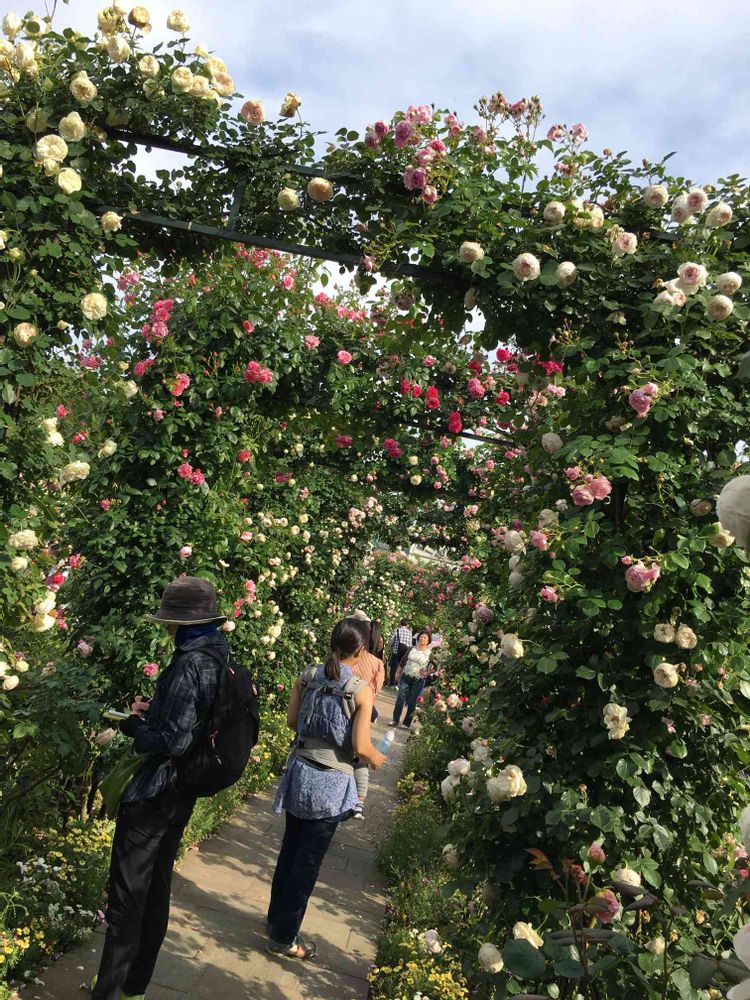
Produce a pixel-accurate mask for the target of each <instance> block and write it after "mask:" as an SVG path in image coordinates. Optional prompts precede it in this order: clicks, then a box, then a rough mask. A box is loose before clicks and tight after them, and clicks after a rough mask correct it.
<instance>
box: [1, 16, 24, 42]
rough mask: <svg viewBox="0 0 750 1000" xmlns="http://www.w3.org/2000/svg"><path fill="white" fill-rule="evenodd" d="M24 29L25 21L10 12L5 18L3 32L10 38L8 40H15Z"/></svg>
mask: <svg viewBox="0 0 750 1000" xmlns="http://www.w3.org/2000/svg"><path fill="white" fill-rule="evenodd" d="M22 27H23V21H22V20H21V18H20V17H19V16H18V14H14V13H13V12H12V11H10V12H9V13H8V14H6V15H5V17H4V18H3V31H4V33H5V34H6V35H7V36H8V38H15V37H16V35H17V34H18V33H19V31H20V30H21V28H22Z"/></svg>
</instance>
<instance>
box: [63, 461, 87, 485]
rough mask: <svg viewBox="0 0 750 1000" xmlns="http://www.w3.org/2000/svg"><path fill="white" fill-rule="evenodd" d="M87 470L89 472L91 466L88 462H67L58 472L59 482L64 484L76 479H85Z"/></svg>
mask: <svg viewBox="0 0 750 1000" xmlns="http://www.w3.org/2000/svg"><path fill="white" fill-rule="evenodd" d="M89 472H91V466H90V465H89V463H88V462H69V463H68V465H66V466H64V467H63V469H62V471H61V472H60V483H61V484H62V485H65V483H72V482H73V481H74V480H76V479H85V478H86V477H87V476H88V474H89Z"/></svg>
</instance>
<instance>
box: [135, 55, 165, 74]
mask: <svg viewBox="0 0 750 1000" xmlns="http://www.w3.org/2000/svg"><path fill="white" fill-rule="evenodd" d="M138 69H139V70H140V71H141V73H142V74H143V75H144V76H148V77H151V78H153V77H157V76H158V75H159V70H160V67H159V60H158V59H157V58H156V56H143V58H142V59H139V60H138Z"/></svg>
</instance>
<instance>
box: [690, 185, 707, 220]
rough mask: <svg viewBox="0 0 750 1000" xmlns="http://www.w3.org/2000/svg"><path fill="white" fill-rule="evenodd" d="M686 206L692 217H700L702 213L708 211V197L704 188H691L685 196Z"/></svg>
mask: <svg viewBox="0 0 750 1000" xmlns="http://www.w3.org/2000/svg"><path fill="white" fill-rule="evenodd" d="M685 204H686V205H687V207H688V209H689V210H690V212H691V214H692V215H700V214H701V212H705V211H706V206H707V205H708V195H707V194H706V192H705V191H704V190H703V188H699V187H694V188H691V189H690V190H689V191H688V193H687V194H686V195H685Z"/></svg>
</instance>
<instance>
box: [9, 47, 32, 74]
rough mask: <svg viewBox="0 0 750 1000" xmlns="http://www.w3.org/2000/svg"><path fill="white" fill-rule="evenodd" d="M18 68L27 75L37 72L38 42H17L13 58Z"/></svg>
mask: <svg viewBox="0 0 750 1000" xmlns="http://www.w3.org/2000/svg"><path fill="white" fill-rule="evenodd" d="M13 58H14V60H15V63H16V66H18V68H19V69H22V70H25V71H26V72H27V73H34V72H35V70H36V42H17V43H16V48H15V52H14V56H13Z"/></svg>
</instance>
